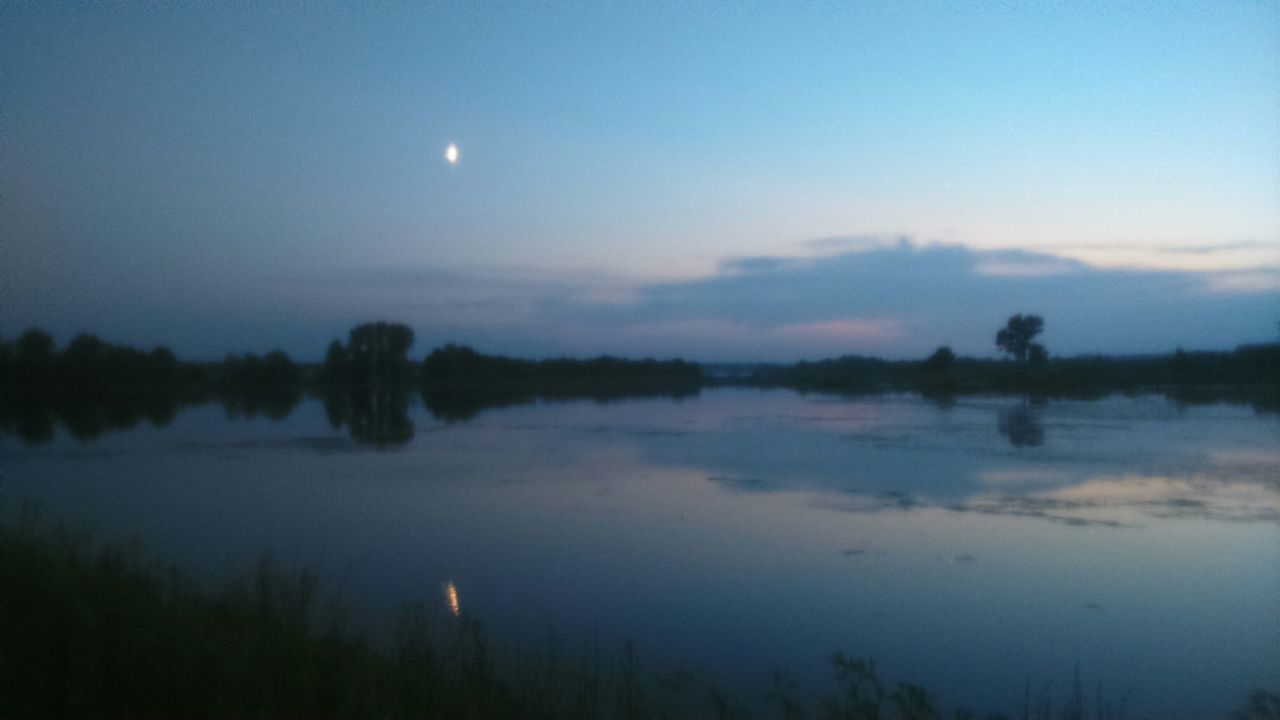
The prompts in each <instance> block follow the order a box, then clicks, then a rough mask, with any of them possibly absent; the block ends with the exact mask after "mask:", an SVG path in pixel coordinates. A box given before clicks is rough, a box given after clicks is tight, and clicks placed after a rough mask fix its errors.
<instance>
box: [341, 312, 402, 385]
mask: <svg viewBox="0 0 1280 720" xmlns="http://www.w3.org/2000/svg"><path fill="white" fill-rule="evenodd" d="M412 345H413V330H411V329H409V326H407V325H401V324H399V323H386V322H377V323H365V324H363V325H357V326H356V327H354V328H352V329H351V333H350V335H349V337H348V339H347V344H346V346H345V347H344V346H343V345H342V343H340V342H338V341H337V340H334V341H333V342H332V343H330V344H329V351H328V353H327V354H326V355H325V362H324V379H325V381H326V382H328V383H330V384H333V383H337V384H356V385H381V384H396V383H403V382H405V381H407V380H408V379H409V374H410V365H409V360H408V357H407V355H408V352H409V348H410V347H411V346H412Z"/></svg>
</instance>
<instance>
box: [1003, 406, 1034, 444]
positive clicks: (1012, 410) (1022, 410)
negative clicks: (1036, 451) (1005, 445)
mask: <svg viewBox="0 0 1280 720" xmlns="http://www.w3.org/2000/svg"><path fill="white" fill-rule="evenodd" d="M1037 404H1038V403H1033V402H1031V401H1027V400H1024V401H1023V402H1021V403H1019V404H1017V405H1014V406H1012V407H1007V408H1004V409H1002V410H1001V411H1000V413H999V415H998V416H997V419H996V428H997V429H998V430H999V431H1000V434H1001V435H1004V436H1005V437H1006V438H1008V439H1009V444H1010V445H1012V446H1014V447H1016V448H1024V447H1040V446H1041V445H1044V425H1042V424H1041V423H1040V418H1039V412H1038V411H1037V409H1036V408H1035V407H1034V406H1035V405H1037Z"/></svg>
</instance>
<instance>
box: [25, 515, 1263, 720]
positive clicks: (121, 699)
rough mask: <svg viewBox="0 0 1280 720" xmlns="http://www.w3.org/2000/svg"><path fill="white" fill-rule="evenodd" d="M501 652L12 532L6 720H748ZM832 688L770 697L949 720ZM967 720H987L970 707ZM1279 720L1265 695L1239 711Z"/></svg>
mask: <svg viewBox="0 0 1280 720" xmlns="http://www.w3.org/2000/svg"><path fill="white" fill-rule="evenodd" d="M501 655H502V657H498V654H497V653H495V652H494V651H493V650H492V648H491V646H490V643H489V641H488V639H487V637H486V635H485V633H484V632H483V630H482V629H481V627H480V624H479V623H478V622H477V621H475V620H474V619H472V618H468V617H465V616H464V617H462V618H458V619H454V618H452V617H447V616H446V617H439V616H436V615H435V614H433V613H432V612H430V611H429V610H428V609H427V608H426V607H425V606H421V605H418V606H411V607H407V608H405V609H404V611H403V612H402V614H401V616H400V618H399V621H398V623H397V625H396V628H395V630H394V631H393V632H392V633H391V637H389V638H386V639H380V640H374V639H371V638H370V637H369V636H368V635H367V634H365V633H363V632H361V631H360V630H359V629H358V628H357V627H355V626H354V624H353V623H352V622H351V620H350V619H349V615H348V612H347V611H346V609H345V608H344V607H343V605H342V604H341V603H340V602H339V600H338V598H336V597H334V596H332V595H329V596H326V594H325V591H324V590H323V589H322V588H321V586H320V585H319V583H318V582H317V581H316V578H315V577H314V576H313V575H312V574H311V573H309V572H306V571H302V572H297V573H291V572H285V571H282V570H281V569H280V568H278V567H277V566H276V564H275V563H274V562H273V561H272V560H271V559H270V558H264V559H263V560H262V561H261V562H260V563H259V565H258V567H257V569H256V571H255V572H253V573H252V574H251V575H250V576H249V577H245V578H242V579H239V580H236V581H233V582H230V583H228V584H226V585H225V586H223V587H221V588H219V589H216V590H212V591H210V590H204V589H201V588H199V587H197V586H196V585H195V584H194V583H193V582H192V581H190V580H189V579H187V578H186V577H185V576H184V575H182V574H181V573H179V572H178V571H177V570H176V569H174V568H173V567H171V566H166V565H163V564H160V563H159V562H157V561H156V560H154V559H153V558H151V557H150V556H149V555H148V554H147V553H145V552H144V551H143V550H142V549H141V548H140V547H138V546H137V545H136V544H126V545H109V544H102V543H96V542H94V541H93V540H92V539H91V538H90V537H89V536H88V535H87V534H85V533H82V532H73V531H69V530H67V529H65V528H62V527H56V526H48V525H46V524H44V523H42V522H40V520H39V518H38V516H37V514H36V513H35V512H34V511H32V510H30V509H28V510H24V511H23V512H22V513H21V515H20V517H19V519H18V521H17V522H16V523H14V524H11V525H2V524H0V717H4V718H153V717H182V718H462V719H464V720H465V719H468V718H477V719H479V718H484V719H489V718H521V719H535V720H536V719H543V718H546V719H550V718H568V719H579V718H581V719H584V720H585V719H592V720H594V719H601V720H604V719H612V718H617V719H619V720H635V719H641V718H653V719H655V720H656V719H658V718H686V717H691V718H693V717H696V718H717V719H721V718H725V719H727V718H745V717H747V716H748V712H747V710H746V709H744V708H743V707H742V706H741V705H739V704H738V702H737V701H736V700H734V699H730V698H728V697H726V696H725V695H724V694H722V693H720V692H719V691H717V690H716V689H715V688H714V686H712V685H711V684H709V683H707V682H705V681H702V680H699V679H698V678H697V677H695V676H693V675H687V674H686V675H682V674H679V673H674V674H666V675H659V674H654V673H652V672H650V671H649V670H648V669H647V668H646V667H645V666H644V665H643V663H642V661H641V659H640V657H639V656H638V654H637V653H636V651H635V649H634V647H633V646H631V644H629V643H628V644H627V645H626V646H624V647H623V648H622V650H621V652H620V653H617V654H615V655H612V656H610V657H607V658H606V657H604V656H603V655H602V654H601V652H600V649H599V648H598V647H596V646H592V645H591V644H589V643H588V644H587V646H586V647H583V648H581V649H580V650H579V651H572V652H570V651H567V650H566V648H565V647H564V646H563V645H562V644H561V643H559V642H558V641H556V640H555V639H554V638H550V639H548V640H547V641H546V642H545V643H544V644H543V645H542V646H541V647H539V648H536V649H535V650H533V651H528V650H525V651H523V652H511V653H502V654H501ZM831 662H832V668H833V671H834V675H835V682H836V690H835V692H834V693H832V694H830V695H829V696H828V697H826V698H825V699H823V700H821V701H820V702H818V703H816V704H815V703H812V702H810V701H809V700H808V699H807V698H805V697H802V696H801V694H800V693H799V692H798V690H797V688H796V686H795V683H794V682H793V681H791V680H789V679H788V678H787V676H786V675H785V674H783V673H781V672H778V673H775V674H774V677H773V680H772V683H771V685H770V686H769V687H767V688H764V689H763V690H764V692H763V693H762V695H763V699H764V700H765V707H766V708H767V709H766V710H763V711H758V713H757V714H758V715H759V716H762V717H766V718H778V719H779V720H806V719H808V718H814V720H899V719H900V720H931V719H932V720H938V719H940V718H941V717H942V716H941V714H940V713H939V711H938V710H937V707H938V706H937V702H936V701H935V699H934V698H933V696H932V695H930V694H929V693H928V692H927V691H926V690H925V689H924V688H922V687H920V686H917V685H912V684H909V683H899V684H893V685H890V684H888V683H887V682H886V681H885V680H884V679H883V678H881V677H880V676H879V674H878V673H877V671H876V668H875V665H874V663H872V662H871V661H869V660H861V659H856V658H851V657H848V656H846V655H844V654H841V653H836V654H835V655H834V656H833V657H832V659H831ZM1123 713H1124V708H1123V707H1113V706H1107V705H1105V704H1103V703H1101V702H1100V701H1095V702H1093V703H1088V702H1086V698H1085V693H1084V692H1083V690H1082V689H1081V687H1080V683H1079V681H1078V679H1077V681H1076V683H1075V686H1074V688H1073V691H1072V692H1071V693H1070V694H1069V697H1068V698H1067V699H1066V701H1065V702H1064V703H1062V704H1060V705H1057V706H1055V705H1053V704H1052V703H1051V702H1050V698H1049V696H1048V693H1047V692H1044V693H1040V695H1039V696H1038V697H1037V698H1035V699H1033V698H1032V696H1031V694H1030V693H1028V698H1027V702H1026V703H1025V705H1024V707H1022V708H1020V709H1019V710H1018V712H1017V713H1016V714H1014V715H994V714H993V715H986V716H982V717H986V718H1006V719H1012V718H1021V719H1022V720H1033V719H1034V720H1050V719H1053V718H1061V719H1063V720H1085V718H1095V719H1097V720H1102V719H1103V718H1112V717H1121V716H1122V715H1123ZM953 717H954V718H956V720H962V719H965V718H970V719H976V718H978V717H980V716H978V715H975V714H973V713H970V712H967V711H964V710H961V711H957V712H956V713H955V714H954V715H953ZM1236 717H1238V718H1247V719H1249V720H1262V719H1264V718H1266V719H1280V696H1277V695H1274V694H1269V693H1263V692H1258V693H1256V694H1255V695H1253V696H1252V697H1251V698H1250V699H1249V701H1248V707H1246V708H1244V709H1242V710H1241V711H1240V712H1239V713H1237V714H1236Z"/></svg>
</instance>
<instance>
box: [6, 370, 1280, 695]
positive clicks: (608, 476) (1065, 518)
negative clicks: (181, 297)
mask: <svg viewBox="0 0 1280 720" xmlns="http://www.w3.org/2000/svg"><path fill="white" fill-rule="evenodd" d="M410 420H411V422H412V426H413V430H414V432H413V434H412V438H411V439H408V441H407V442H405V443H404V444H402V445H399V446H396V447H394V448H391V449H384V450H381V451H379V450H377V449H375V448H373V447H371V446H369V445H366V444H362V443H360V442H357V441H355V440H353V439H351V438H350V437H349V436H348V434H347V432H346V431H345V430H343V429H334V428H333V427H332V426H331V425H330V423H329V422H328V420H327V418H326V413H325V409H324V407H323V405H322V404H321V403H319V402H315V401H307V402H304V403H303V404H302V405H301V406H299V408H298V409H297V410H296V411H295V412H294V413H293V414H292V415H290V416H289V417H288V418H287V419H285V420H282V421H272V420H268V419H264V418H258V419H229V418H227V417H226V415H225V413H224V411H223V410H222V408H221V407H220V406H216V405H207V406H201V407H196V408H189V409H186V410H183V411H182V412H180V413H179V414H178V416H177V418H176V419H175V420H174V421H173V422H172V424H170V425H168V426H166V427H163V428H154V427H150V426H147V425H143V426H140V427H139V428H137V429H135V430H131V431H125V432H117V433H114V434H107V435H103V436H101V437H98V438H95V439H93V440H91V441H88V442H81V441H77V440H75V439H73V438H70V437H68V436H67V435H66V433H59V434H58V435H57V436H56V437H55V438H54V440H53V441H52V442H49V443H46V444H42V445H26V444H24V443H22V442H21V441H20V440H18V439H17V438H14V437H2V438H0V461H2V463H0V472H2V473H3V474H2V475H0V503H3V504H4V506H5V507H4V508H3V509H4V515H5V516H6V517H9V516H12V512H13V508H14V507H15V506H16V504H17V503H18V502H19V501H20V500H22V499H34V500H36V501H38V502H39V503H40V505H41V506H42V508H43V509H44V511H45V513H46V515H48V516H50V517H51V518H54V519H57V520H66V521H71V522H77V523H84V524H86V525H87V526H89V527H91V528H94V529H95V530H96V531H97V532H98V533H99V534H101V535H106V536H108V537H121V536H125V535H128V534H134V533H136V534H137V535H139V536H141V537H142V538H143V540H144V541H145V542H146V544H147V545H148V546H149V547H151V548H152V549H154V550H155V551H157V552H158V553H159V554H160V555H161V556H163V557H165V558H166V559H170V560H174V561H176V562H178V563H179V564H181V565H182V566H184V567H186V568H187V569H188V570H190V571H191V572H192V573H194V574H196V575H197V576H199V577H202V578H209V579H215V578H218V577H222V576H225V575H228V574H241V573H243V572H245V571H246V570H248V569H249V568H251V567H252V566H253V564H254V562H255V561H256V559H257V558H259V557H260V556H261V555H262V553H263V552H264V551H267V550H270V551H272V552H274V554H275V555H276V556H277V557H278V558H280V559H281V560H283V561H284V562H285V564H287V565H294V566H297V565H304V564H305V565H311V566H314V567H318V568H319V569H320V571H321V573H322V575H324V576H326V577H327V578H328V579H329V580H330V581H331V582H332V583H333V584H334V585H339V584H340V585H341V587H342V592H343V594H344V597H345V598H346V599H347V600H348V601H349V602H350V604H352V605H353V606H355V607H356V609H357V610H358V612H360V613H361V614H362V615H363V616H364V617H365V619H366V622H367V623H369V624H371V625H374V626H376V625H377V624H379V623H380V622H382V620H383V619H384V618H388V617H390V615H391V614H392V612H393V611H394V609H395V608H397V607H398V606H399V605H400V604H402V603H404V602H407V601H411V600H420V599H423V598H427V599H429V600H430V601H432V602H435V603H438V604H439V605H440V606H441V611H442V612H444V613H447V612H448V611H449V610H448V608H447V607H446V606H447V604H448V603H449V602H450V599H449V598H448V596H447V593H446V592H444V590H443V588H445V587H446V586H447V584H451V587H452V588H454V589H455V593H456V595H455V597H456V601H457V602H458V604H459V605H460V606H461V609H462V610H464V611H466V612H469V613H472V614H475V615H476V616H478V617H479V618H481V619H482V621H483V622H484V623H485V625H486V626H487V627H489V628H490V629H491V630H492V631H494V634H495V635H496V636H498V637H499V638H517V640H511V642H513V643H518V642H519V640H518V638H529V637H534V638H537V637H543V636H545V635H546V633H547V629H548V628H550V627H554V628H555V630H556V632H557V633H558V635H559V636H560V637H562V638H564V639H565V640H566V642H568V643H570V644H572V642H573V641H574V638H578V637H581V638H586V637H588V636H595V637H598V638H600V641H601V643H602V645H604V646H605V647H610V643H612V642H615V641H616V642H617V643H618V644H619V645H620V644H621V641H622V639H623V638H632V639H634V640H635V641H636V643H637V645H638V647H639V649H640V651H641V653H642V654H643V656H644V658H645V659H646V662H647V664H648V665H649V666H650V667H653V668H668V669H675V668H686V667H692V668H697V669H699V670H700V671H701V672H704V673H705V674H707V675H709V676H711V677H713V678H715V679H716V680H718V681H719V682H720V684H721V685H722V686H724V687H726V688H727V689H729V690H730V691H731V692H732V693H734V694H736V695H737V696H738V697H739V698H741V699H742V701H743V702H746V703H750V702H754V701H755V700H756V699H758V697H759V695H760V694H761V693H763V692H764V690H765V689H766V688H767V685H768V682H767V678H768V672H769V671H770V670H771V669H772V668H774V667H779V666H781V667H785V668H787V669H788V670H789V671H790V672H791V673H792V674H793V675H794V676H795V677H796V678H797V679H798V680H799V681H800V684H801V687H802V688H808V689H811V690H813V691H815V692H817V691H822V692H826V691H828V690H829V689H830V684H829V682H828V680H827V678H828V669H827V666H826V665H825V657H826V656H827V655H828V654H829V653H830V652H831V651H833V650H836V649H843V650H845V651H846V652H849V653H853V654H856V655H859V656H870V657H874V658H875V659H876V660H877V663H878V664H879V665H880V667H881V668H882V670H883V671H884V673H885V674H886V675H887V676H889V677H891V678H893V679H895V680H911V681H915V682H918V683H920V684H923V685H924V686H926V687H927V688H929V689H930V690H931V691H933V692H934V693H936V694H937V695H938V696H939V697H940V698H941V700H942V701H943V704H944V706H953V705H955V704H965V705H969V706H970V707H975V708H983V709H990V710H1001V711H1012V710H1013V709H1015V708H1021V704H1022V699H1023V693H1024V689H1025V687H1026V686H1027V685H1028V684H1029V685H1030V686H1031V688H1032V689H1033V694H1037V693H1038V692H1039V691H1040V690H1041V689H1042V688H1043V687H1044V686H1045V685H1046V683H1050V682H1052V683H1053V685H1052V686H1051V689H1050V691H1049V692H1050V695H1051V696H1052V697H1053V698H1054V704H1055V706H1057V705H1060V703H1061V698H1063V697H1065V695H1066V693H1067V690H1068V685H1069V684H1070V682H1071V674H1072V671H1073V668H1074V667H1076V665H1077V664H1078V665H1079V667H1080V671H1081V673H1082V676H1083V678H1084V682H1085V685H1086V688H1087V689H1088V690H1089V693H1090V695H1091V696H1092V694H1093V692H1094V691H1095V690H1096V688H1097V686H1096V683H1097V682H1099V681H1101V682H1102V683H1103V693H1104V695H1106V696H1107V698H1109V700H1110V701H1111V702H1113V703H1118V702H1119V701H1120V699H1121V698H1123V697H1124V696H1125V695H1126V693H1128V694H1129V701H1128V706H1129V708H1130V709H1131V710H1133V711H1137V712H1138V713H1139V714H1153V715H1155V714H1160V715H1176V716H1185V717H1195V716H1205V715H1210V714H1221V713H1223V712H1224V711H1226V710H1229V709H1231V708H1234V707H1237V706H1239V705H1240V703H1241V702H1242V701H1243V699H1244V698H1245V696H1246V693H1247V691H1248V690H1250V689H1252V688H1258V687H1266V688H1270V689H1273V690H1274V689H1276V683H1277V678H1280V419H1278V418H1277V416H1276V415H1260V414H1256V413H1255V412H1254V411H1252V410H1250V409H1248V408H1245V407H1235V406H1199V407H1181V406H1178V405H1175V404H1173V403H1171V402H1169V401H1167V400H1165V399H1164V398H1162V397H1139V398H1112V399H1108V400H1103V401H1088V402H1086V401H1079V402H1076V401H1071V402H1066V401H1063V402H1059V401H1053V402H1049V403H1047V404H1044V405H1028V404H1024V403H1023V402H1021V401H1019V400H1016V399H1012V398H965V399H960V400H959V401H958V402H956V403H955V404H954V405H952V406H950V407H940V406H938V405H935V404H932V403H930V402H928V401H926V400H923V399H921V398H918V397H914V396H895V397H880V398H869V399H852V400H849V399H838V398H831V397H824V396H814V395H809V396H802V395H798V394H795V393H792V392H788V391H755V390H735V389H722V390H714V391H706V392H703V393H702V394H701V395H700V396H698V397H693V398H686V399H683V400H679V401H675V400H670V399H645V400H626V401H619V402H613V403H609V404H598V403H594V402H591V401H582V402H568V403H543V404H536V405H520V406H513V407H508V408H501V409H489V410H485V411H483V412H481V413H480V414H478V415H476V416H475V417H473V418H472V419H470V420H466V421H462V422H453V423H447V422H443V421H440V420H437V419H435V417H434V416H433V415H432V413H430V412H428V411H427V409H425V408H423V407H421V406H416V407H411V408H410Z"/></svg>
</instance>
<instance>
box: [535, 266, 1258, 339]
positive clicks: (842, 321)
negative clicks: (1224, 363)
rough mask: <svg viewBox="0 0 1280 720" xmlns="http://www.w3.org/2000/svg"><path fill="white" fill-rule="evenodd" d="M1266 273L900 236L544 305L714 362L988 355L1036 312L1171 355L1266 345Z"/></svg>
mask: <svg viewBox="0 0 1280 720" xmlns="http://www.w3.org/2000/svg"><path fill="white" fill-rule="evenodd" d="M1274 277H1275V276H1274V272H1273V271H1270V270H1253V271H1248V272H1235V271H1233V272H1229V273H1220V272H1211V273H1205V272H1190V271H1155V270H1131V269H1104V268H1096V267H1091V266H1089V265H1087V264H1085V263H1083V262H1080V261H1076V260H1070V259H1064V258H1061V257H1058V256H1055V255H1049V254H1044V253H1035V252H1030V251H1023V250H996V251H981V250H973V249H969V248H965V247H961V246H954V245H927V246H921V245H916V244H912V243H910V242H906V241H899V242H897V243H896V244H894V245H891V246H876V247H868V248H866V249H863V250H858V251H852V252H843V253H839V254H834V255H828V256H823V257H767V258H759V257H753V258H737V259H732V260H728V261H726V262H724V263H723V264H722V265H721V268H720V271H719V272H717V273H715V274H713V275H711V276H707V277H702V278H696V279H692V280H686V281H679V282H666V283H655V284H650V285H645V286H641V287H639V288H637V289H636V290H635V293H634V300H633V301H632V302H624V303H613V304H610V305H608V306H602V305H600V304H591V303H587V304H577V303H566V304H552V305H548V306H547V307H545V308H544V310H545V311H546V312H547V313H548V318H549V320H551V322H552V324H554V325H560V326H563V327H566V328H577V329H578V331H581V332H584V333H589V334H593V335H595V336H596V337H601V338H602V337H605V336H608V337H609V338H611V339H612V340H613V341H614V342H619V343H621V344H623V345H626V338H627V337H628V336H629V334H631V333H634V334H635V337H637V338H646V339H647V340H652V339H654V338H657V337H661V336H662V335H663V333H664V329H667V330H670V331H671V332H672V333H674V334H676V335H681V336H683V337H684V338H685V340H686V341H687V345H686V347H687V348H688V350H687V351H686V352H687V353H689V354H691V355H693V356H695V357H698V356H701V357H708V355H709V356H710V357H712V358H717V359H718V358H720V357H723V356H722V355H719V353H721V352H725V351H729V350H732V349H733V348H734V347H735V346H736V347H739V348H741V350H740V351H739V352H740V353H741V354H737V355H734V357H738V358H743V359H752V358H764V359H775V360H795V359H801V358H812V357H821V356H823V355H825V354H832V353H834V354H844V353H849V354H856V353H868V354H883V355H888V356H898V357H919V356H921V355H922V354H924V353H927V352H928V351H930V350H932V349H933V348H934V347H937V346H938V345H943V344H947V345H952V346H953V347H955V348H956V349H957V350H959V351H960V352H963V353H966V354H976V355H992V354H994V353H995V347H994V345H993V344H992V337H993V336H994V332H995V330H996V328H998V327H999V325H1001V324H1002V323H1003V322H1004V320H1005V319H1007V318H1008V316H1009V315H1011V314H1013V313H1015V312H1032V313H1037V314H1040V315H1042V316H1043V317H1044V318H1045V326H1046V330H1045V334H1044V336H1043V339H1044V341H1045V343H1046V344H1047V345H1048V347H1049V349H1050V351H1051V352H1053V353H1055V354H1060V355H1061V354H1065V355H1073V354H1089V353H1148V352H1171V351H1172V350H1173V349H1175V348H1177V347H1180V346H1181V347H1187V348H1223V349H1226V348H1231V347H1234V346H1236V345H1238V344H1241V343H1245V342H1256V341H1265V340H1267V339H1268V338H1269V337H1270V336H1271V335H1272V334H1273V333H1274V327H1275V326H1274V323H1275V319H1276V305H1275V297H1274V290H1275V287H1276V286H1275V284H1274ZM606 329H607V332H605V330H606ZM734 337H737V338H738V339H739V340H740V342H737V343H735V342H733V338H734ZM708 351H711V352H710V353H708Z"/></svg>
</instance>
